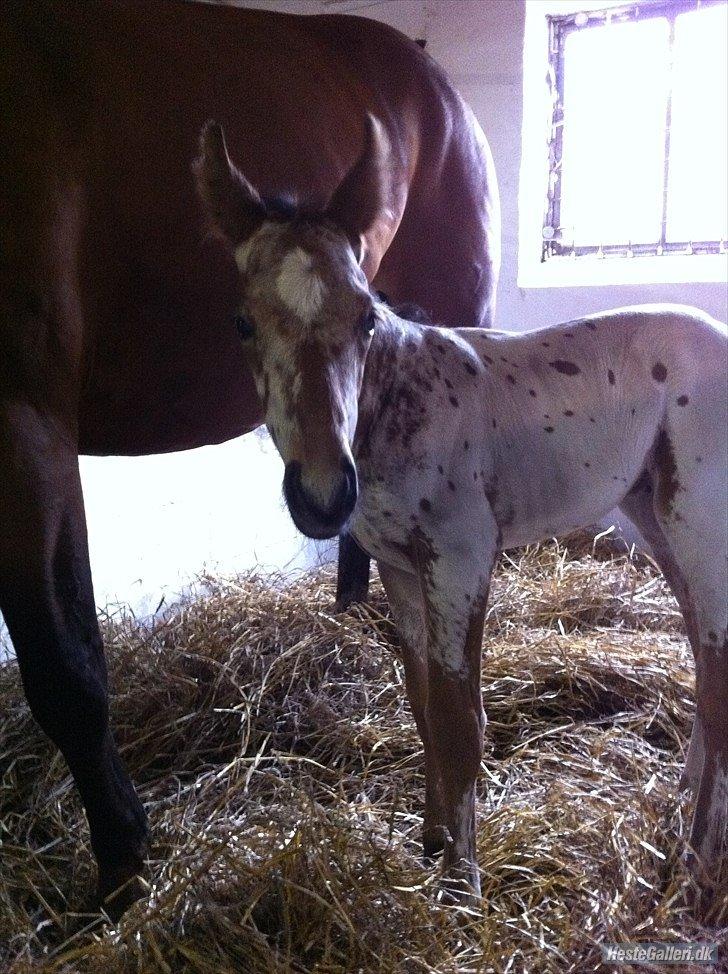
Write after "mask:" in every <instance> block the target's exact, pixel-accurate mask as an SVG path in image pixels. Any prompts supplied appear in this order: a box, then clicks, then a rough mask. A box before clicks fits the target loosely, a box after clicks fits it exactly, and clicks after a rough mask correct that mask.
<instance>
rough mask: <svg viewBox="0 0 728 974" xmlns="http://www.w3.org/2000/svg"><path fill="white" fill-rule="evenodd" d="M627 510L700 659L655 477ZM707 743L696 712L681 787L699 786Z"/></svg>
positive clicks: (633, 494)
mask: <svg viewBox="0 0 728 974" xmlns="http://www.w3.org/2000/svg"><path fill="white" fill-rule="evenodd" d="M620 507H621V509H622V510H623V511H624V513H625V514H626V515H627V516H628V517H629V518H630V519H631V520H632V521H633V522H634V524H635V525H636V526H637V527H638V528H639V530H640V532H641V534H642V537H643V538H644V539H645V541H646V542H647V543H648V544H649V545H650V547H651V548H652V553H653V555H654V557H655V561H656V562H657V564H658V565H659V566H660V568H661V569H662V573H663V575H664V576H665V578H666V579H667V582H668V584H669V586H670V588H671V589H672V594H673V595H674V596H675V598H676V599H677V602H678V605H679V606H680V611H681V612H682V615H683V620H684V622H685V629H686V631H687V635H688V640H689V642H690V647H691V649H692V651H693V655H694V657H695V659H696V660H697V658H698V655H699V653H700V632H699V630H698V625H697V619H696V617H695V610H694V608H693V605H692V602H691V598H690V592H689V591H688V586H687V583H686V581H685V579H684V578H683V576H682V574H681V571H680V569H679V567H678V565H677V562H676V561H675V558H674V556H673V553H672V551H671V549H670V545H669V543H668V541H667V538H666V537H665V535H664V533H663V530H662V528H661V526H660V524H659V523H658V521H657V518H656V516H655V508H654V485H653V477H652V476H651V475H650V474H649V473H645V474H644V475H643V476H642V477H641V478H640V480H639V481H638V483H637V484H636V485H635V487H633V489H632V490H631V491H630V493H629V494H628V495H627V496H626V497H625V498H624V500H623V501H622V503H621V504H620ZM703 758H704V745H703V731H702V726H701V723H700V716H699V714H697V713H696V715H695V719H694V722H693V729H692V734H691V736H690V744H689V746H688V753H687V759H686V761H685V768H684V770H683V773H682V776H681V778H680V787H681V788H686V787H688V786H689V787H691V788H692V789H693V790H695V789H697V787H698V783H699V781H700V775H701V773H702V770H703Z"/></svg>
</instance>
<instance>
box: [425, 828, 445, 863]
mask: <svg viewBox="0 0 728 974" xmlns="http://www.w3.org/2000/svg"><path fill="white" fill-rule="evenodd" d="M444 849H445V829H444V828H443V827H442V826H441V825H440V826H436V827H435V828H432V829H424V830H423V832H422V858H423V859H424V860H425V861H427V860H428V859H435V858H436V857H437V856H439V855H440V853H441V852H443V851H444Z"/></svg>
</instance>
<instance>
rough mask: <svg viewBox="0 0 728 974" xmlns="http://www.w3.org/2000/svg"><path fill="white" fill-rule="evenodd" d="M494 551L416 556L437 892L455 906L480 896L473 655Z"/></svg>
mask: <svg viewBox="0 0 728 974" xmlns="http://www.w3.org/2000/svg"><path fill="white" fill-rule="evenodd" d="M494 558H495V544H494V543H488V544H487V546H486V545H484V546H482V547H480V550H479V551H473V552H470V551H463V550H460V551H452V550H448V549H447V548H445V547H444V546H443V547H442V548H440V547H438V545H437V542H436V541H433V542H431V543H428V544H427V545H425V546H423V547H422V548H421V550H420V552H419V557H418V567H419V571H420V580H421V584H422V589H423V593H424V598H425V611H426V620H427V643H428V645H427V657H428V693H427V707H426V720H427V727H428V732H429V738H430V746H431V749H432V752H433V756H434V761H435V764H436V766H437V769H438V770H439V779H440V783H441V788H442V805H443V815H444V820H445V826H446V832H447V841H446V846H445V856H444V862H443V875H444V881H445V887H446V889H447V890H448V892H449V893H450V894H451V895H452V896H454V897H455V898H457V899H460V900H463V901H468V900H471V899H473V898H476V897H479V896H480V876H479V873H478V865H477V860H476V849H475V786H476V781H477V776H478V772H479V770H480V760H481V757H482V753H483V732H484V730H485V713H484V711H483V704H482V699H481V688H480V656H481V649H482V641H483V620H484V618H485V605H486V600H487V594H488V583H489V581H490V573H491V570H492V566H493V561H494Z"/></svg>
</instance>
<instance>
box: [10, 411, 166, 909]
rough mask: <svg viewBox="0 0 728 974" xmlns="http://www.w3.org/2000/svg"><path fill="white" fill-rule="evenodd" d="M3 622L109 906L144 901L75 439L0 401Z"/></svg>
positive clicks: (137, 809) (137, 825) (42, 416)
mask: <svg viewBox="0 0 728 974" xmlns="http://www.w3.org/2000/svg"><path fill="white" fill-rule="evenodd" d="M0 470H2V472H3V473H2V484H1V485H0V537H1V538H2V544H1V545H0V610H2V612H3V614H4V616H5V621H6V623H7V626H8V630H9V632H10V637H11V639H12V641H13V646H14V648H15V652H16V654H17V657H18V663H19V664H20V672H21V676H22V679H23V684H24V687H25V693H26V696H27V698H28V702H29V704H30V708H31V710H32V712H33V715H34V716H35V718H36V720H37V721H38V723H39V724H40V726H41V727H42V728H43V730H44V731H45V732H46V734H47V735H48V736H49V737H50V738H51V740H53V741H54V742H55V744H57V746H58V747H59V748H60V749H61V751H62V753H63V756H64V757H65V759H66V762H67V763H68V767H69V768H70V770H71V774H72V775H73V777H74V779H75V781H76V785H77V786H78V789H79V791H80V793H81V799H82V801H83V804H84V807H85V809H86V814H87V816H88V822H89V826H90V830H91V845H92V847H93V850H94V853H95V855H96V858H97V861H98V865H99V891H100V894H101V896H102V898H103V897H106V896H108V895H109V894H111V893H113V892H114V890H116V889H117V888H118V887H120V886H122V884H126V886H125V889H124V890H123V891H122V892H120V893H119V894H118V895H117V897H115V898H114V900H113V902H111V903H108V904H107V908H108V911H109V913H112V914H114V913H119V912H121V910H122V909H123V907H124V906H125V905H126V904H127V903H128V902H129V901H130V900H131V899H133V898H134V897H135V895H138V889H137V883H138V881H137V880H136V879H135V877H136V875H137V873H139V872H140V871H141V869H142V866H143V861H144V856H145V852H146V839H147V828H146V820H145V815H144V810H143V808H142V806H141V804H140V802H139V799H138V798H137V796H136V794H135V792H134V789H133V787H132V784H131V781H130V780H129V777H128V775H127V773H126V771H125V770H124V767H123V765H122V763H121V760H120V758H119V755H118V753H117V750H116V747H115V745H114V741H113V739H112V737H111V732H110V730H109V722H108V692H107V687H106V664H105V661H104V652H103V645H102V642H101V635H100V633H99V628H98V623H97V620H96V607H95V604H94V596H93V588H92V584H91V570H90V567H89V559H88V548H87V542H86V525H85V519H84V509H83V498H82V494H81V482H80V478H79V470H78V456H77V453H76V448H75V443H74V437H73V435H72V433H70V432H68V431H67V430H66V429H65V428H64V425H63V421H61V420H59V419H58V418H55V417H53V416H51V415H48V414H47V413H44V412H43V411H40V410H39V409H38V408H37V407H35V406H33V405H31V404H30V403H23V402H22V401H18V400H15V401H5V402H3V401H2V400H1V398H0Z"/></svg>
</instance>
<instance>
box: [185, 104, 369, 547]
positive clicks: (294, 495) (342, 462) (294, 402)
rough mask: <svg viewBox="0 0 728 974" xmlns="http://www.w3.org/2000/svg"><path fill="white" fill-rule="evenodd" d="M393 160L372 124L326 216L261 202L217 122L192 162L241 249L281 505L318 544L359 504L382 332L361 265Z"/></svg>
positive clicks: (252, 356)
mask: <svg viewBox="0 0 728 974" xmlns="http://www.w3.org/2000/svg"><path fill="white" fill-rule="evenodd" d="M386 155H387V147H386V144H385V137H384V135H383V131H382V128H381V126H380V124H379V123H378V122H377V121H375V120H374V119H373V118H371V116H370V117H369V119H368V124H367V129H366V140H365V147H364V151H363V154H362V156H361V158H360V159H359V161H358V163H357V164H356V165H355V166H354V168H353V169H352V171H351V172H350V173H349V175H348V176H347V177H346V178H345V179H344V181H343V182H342V183H341V185H340V186H339V188H338V189H337V190H336V192H335V193H334V196H333V197H332V199H331V201H330V203H329V205H328V206H327V207H326V209H325V210H324V211H323V212H321V213H304V212H301V211H298V210H296V209H295V208H293V207H289V206H285V205H282V204H281V203H276V202H271V201H266V200H264V199H263V198H262V197H261V196H260V194H259V193H258V192H257V190H256V189H255V188H254V187H253V186H252V185H251V184H250V183H249V182H248V180H247V179H246V178H245V177H244V176H243V174H242V173H241V172H239V170H238V169H236V168H235V166H234V165H233V163H232V162H231V161H230V157H229V156H228V153H227V148H226V145H225V139H224V136H223V132H222V129H221V128H220V127H219V126H218V125H216V124H214V123H210V122H208V123H207V125H206V126H205V128H204V129H203V131H202V136H201V154H200V157H199V158H198V159H197V160H196V162H195V164H194V171H195V174H196V177H197V183H198V189H199V192H200V195H201V197H202V200H203V202H204V204H205V207H206V210H207V213H208V216H209V217H210V219H211V220H212V223H213V225H214V227H215V228H216V229H217V231H218V232H219V233H220V234H221V235H222V236H223V237H224V238H225V239H226V240H227V241H228V242H229V244H230V245H231V247H232V248H233V250H234V254H235V261H236V263H237V267H238V271H239V274H240V278H241V293H242V295H243V297H242V300H241V302H240V305H239V307H238V308H237V309H235V310H234V313H233V309H231V314H232V317H233V321H234V324H235V327H236V328H237V330H238V333H239V336H240V341H241V343H242V346H243V349H244V351H245V355H246V359H247V362H248V364H249V366H250V369H251V371H252V374H253V377H254V379H255V383H256V387H257V389H258V395H259V396H260V399H261V401H262V403H263V408H264V412H265V423H266V425H267V427H268V430H269V432H270V434H271V437H272V438H273V442H274V443H275V445H276V447H277V449H278V452H279V453H280V455H281V457H282V458H283V462H284V463H285V468H286V469H285V477H284V480H283V487H284V493H285V497H286V502H287V504H288V508H289V510H290V512H291V515H292V517H293V520H294V522H295V523H296V526H297V527H298V528H299V529H300V530H301V531H303V533H304V534H307V535H308V536H309V537H313V538H328V537H333V536H334V535H335V534H337V533H338V532H339V531H340V529H341V528H342V527H343V525H344V524H345V522H346V520H347V519H348V517H349V515H350V514H351V512H352V511H353V509H354V504H355V503H356V498H357V475H356V468H355V466H354V462H353V459H352V454H351V442H352V440H353V437H354V431H355V429H356V422H357V400H358V396H359V391H360V388H361V382H362V376H363V372H364V361H365V358H366V354H367V351H368V348H369V343H370V340H371V336H372V333H373V331H374V327H375V324H376V311H375V307H374V304H373V301H372V297H371V295H370V292H369V286H368V283H367V279H366V277H365V275H364V273H363V271H362V269H361V266H360V265H361V261H362V257H363V252H364V246H365V245H364V235H365V234H366V233H367V231H369V230H371V228H372V226H373V225H374V223H375V221H377V219H378V217H379V215H380V213H381V211H382V210H383V199H382V193H383V189H382V185H383V183H382V172H383V166H384V165H385V164H386ZM232 324H233V322H231V326H232Z"/></svg>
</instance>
